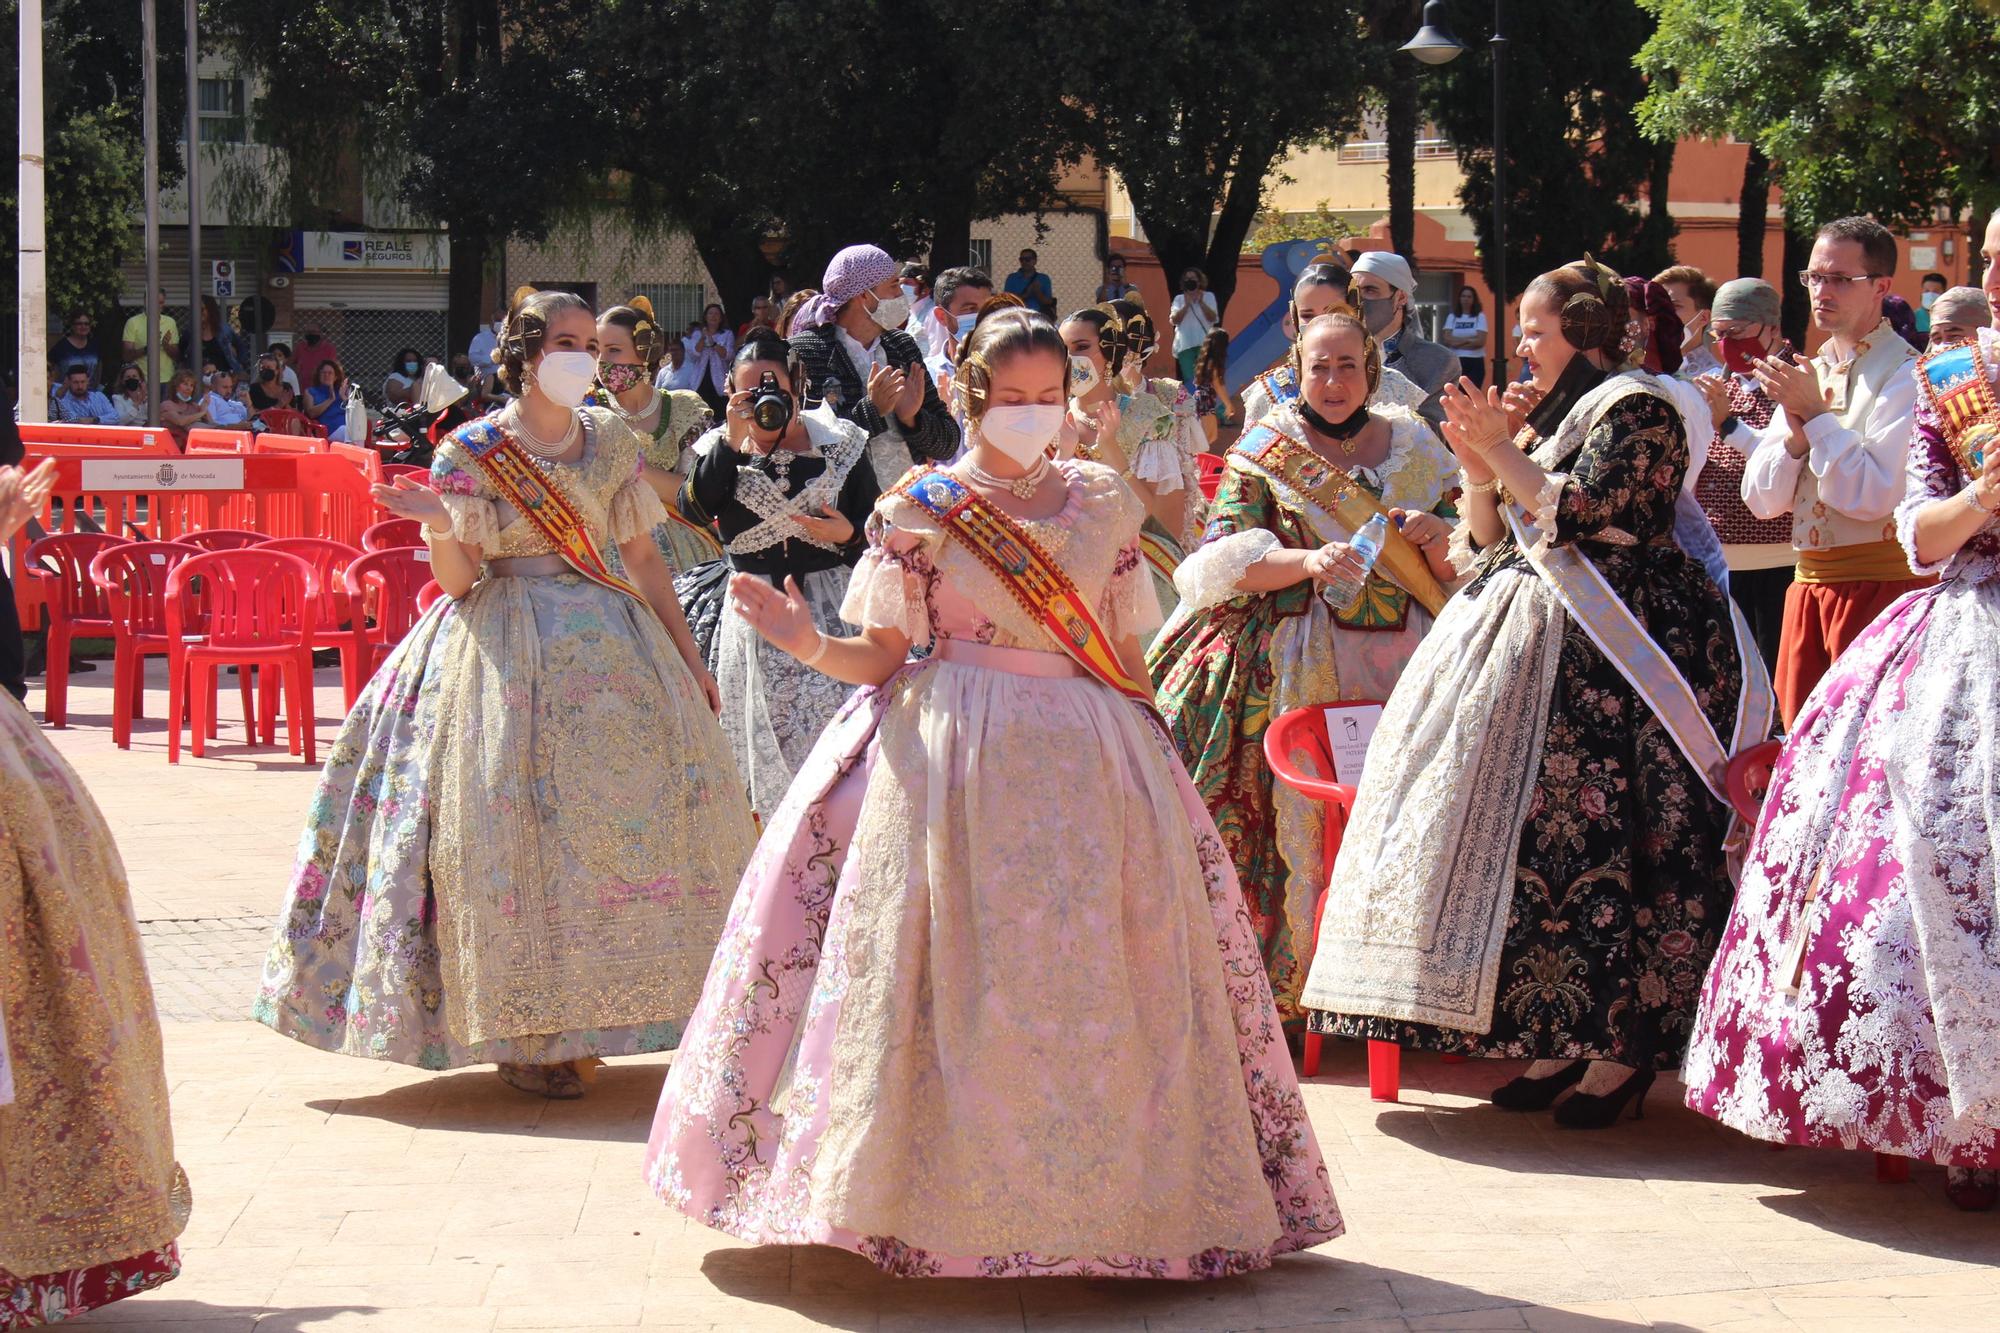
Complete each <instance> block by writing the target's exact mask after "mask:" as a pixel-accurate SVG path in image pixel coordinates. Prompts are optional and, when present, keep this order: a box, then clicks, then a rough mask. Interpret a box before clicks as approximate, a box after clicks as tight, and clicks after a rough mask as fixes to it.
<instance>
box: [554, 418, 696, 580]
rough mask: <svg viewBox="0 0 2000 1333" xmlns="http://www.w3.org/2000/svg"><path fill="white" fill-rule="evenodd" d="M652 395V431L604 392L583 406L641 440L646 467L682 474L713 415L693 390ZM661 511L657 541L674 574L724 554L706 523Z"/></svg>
mask: <svg viewBox="0 0 2000 1333" xmlns="http://www.w3.org/2000/svg"><path fill="white" fill-rule="evenodd" d="M653 392H654V393H656V394H658V395H659V398H660V414H659V416H658V417H657V418H655V419H654V421H653V425H652V427H651V428H650V429H641V428H640V427H639V426H638V425H636V424H635V423H634V421H633V420H632V418H633V417H634V416H637V415H640V414H638V413H628V412H626V411H625V409H624V408H622V407H620V406H619V405H618V403H617V401H616V400H615V399H613V398H612V396H611V395H610V394H609V393H606V392H605V391H604V390H603V389H602V388H596V389H592V390H591V391H590V393H589V394H588V395H587V396H586V397H585V398H584V400H583V401H584V405H585V406H587V407H601V408H603V409H605V411H606V412H608V413H610V414H611V415H612V416H614V417H616V418H617V419H618V421H619V424H620V425H623V426H626V427H627V428H629V429H630V430H631V431H632V433H633V434H634V435H635V436H637V437H638V441H639V454H640V456H641V457H642V458H644V459H645V460H646V461H647V462H648V463H650V464H652V465H653V466H654V467H656V468H658V469H659V470H660V471H662V472H679V471H680V469H681V465H682V464H683V463H685V462H688V461H691V455H690V454H689V453H688V450H689V449H690V448H691V447H692V446H693V444H694V442H695V441H696V440H698V439H700V438H701V437H702V435H703V434H705V433H706V432H707V431H708V429H709V427H711V426H713V425H714V424H715V416H714V414H713V413H711V412H710V411H709V410H708V404H707V403H704V402H703V401H702V400H701V395H700V394H698V393H695V392H694V391H693V390H691V389H654V390H653ZM682 475H685V473H682ZM683 489H684V490H685V486H683ZM661 508H662V509H663V511H664V512H665V513H666V516H667V521H666V522H664V523H662V524H661V525H660V526H659V527H657V528H654V529H653V540H654V542H656V543H657V544H658V545H659V548H660V554H661V555H663V556H665V557H666V558H667V567H668V568H669V569H671V570H673V572H674V573H675V574H683V573H685V572H687V571H688V570H691V569H693V568H694V567H695V566H697V565H699V564H701V563H702V562H704V561H707V560H713V559H715V558H716V556H718V555H719V554H721V547H720V546H719V545H718V544H717V543H716V540H715V534H714V532H713V531H712V530H711V529H710V528H709V527H708V526H707V525H706V524H705V523H703V522H701V521H700V520H699V519H694V518H689V517H687V516H686V515H684V514H682V513H681V512H680V510H679V507H678V506H677V505H663V506H661Z"/></svg>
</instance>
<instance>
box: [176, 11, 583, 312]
mask: <svg viewBox="0 0 2000 1333" xmlns="http://www.w3.org/2000/svg"><path fill="white" fill-rule="evenodd" d="M592 9H593V6H592V5H591V4H590V3H589V2H588V0H302V2H301V3H299V4H296V5H292V6H288V7H287V8H286V10H285V11H284V13H283V14H282V15H281V16H280V15H274V14H273V12H272V10H271V8H270V6H269V5H268V4H266V3H265V2H264V0H208V3H207V4H206V5H205V6H204V7H203V14H204V19H205V21H206V23H207V25H208V26H207V28H206V29H205V40H209V41H213V42H215V43H217V44H218V45H220V46H224V47H226V48H227V49H229V50H231V51H232V52H234V53H235V54H236V56H237V57H238V59H239V61H240V62H241V63H242V65H243V66H244V67H245V69H247V70H249V71H251V72H253V73H254V74H255V75H256V78H257V85H258V87H257V95H256V97H255V98H254V100H253V106H252V108H251V123H252V126H253V128H254V137H255V139H256V140H257V142H258V143H260V144H264V145H268V146H269V147H270V148H271V149H272V150H274V151H273V152H271V153H270V154H269V155H268V156H263V157H259V156H251V155H245V156H244V157H243V158H242V159H241V160H240V162H239V163H238V164H237V165H236V166H235V167H234V168H233V169H232V172H231V175H230V178H229V179H230V186H231V192H232V195H233V198H234V204H233V208H234V209H235V210H237V211H241V212H242V213H243V214H244V215H245V216H246V217H250V218H255V219H257V220H260V221H263V222H265V223H268V224H270V225H277V226H298V225H300V224H304V225H308V226H322V227H333V226H343V225H344V226H356V225H360V224H361V223H362V222H363V221H364V219H363V218H362V217H361V216H360V214H359V205H360V202H361V199H362V194H363V192H362V190H361V189H360V188H358V187H359V186H360V184H361V183H362V182H364V181H365V182H367V184H368V185H369V186H370V187H371V188H375V189H379V190H380V191H381V192H383V193H386V194H387V195H388V196H389V197H391V198H394V199H396V200H398V201H399V202H401V203H402V204H403V205H404V206H406V207H407V208H408V209H409V211H410V212H412V213H414V214H415V215H417V216H419V217H423V218H427V219H431V220H434V221H436V222H439V223H442V224H443V225H444V227H445V228H446V229H447V230H448V231H449V233H450V235H451V247H452V264H451V287H450V292H451V295H450V302H451V307H450V316H449V320H448V326H449V339H450V342H449V345H450V346H454V347H457V346H462V345H463V344H464V343H466V342H467V341H468V340H470V338H471V336H472V333H473V331H474V329H475V328H476V327H477V326H478V325H479V324H480V323H481V322H482V321H483V319H484V311H483V310H482V309H481V301H480V292H481V287H482V284H483V281H484V277H485V271H486V267H487V264H488V260H489V258H490V256H491V255H492V253H493V250H494V247H495V246H497V245H499V244H500V243H501V242H503V241H505V240H506V239H507V238H508V237H509V236H520V237H524V238H528V239H536V240H539V239H542V238H543V237H546V236H547V235H548V232H549V229H550V227H551V226H552V225H554V224H555V223H556V222H557V221H558V220H560V219H561V218H562V217H563V216H564V215H565V213H566V212H567V211H571V210H579V209H585V208H588V207H590V206H592V205H593V204H594V203H595V202H596V201H597V200H598V198H599V195H600V190H601V176H602V165H601V159H602V151H601V147H600V144H601V141H602V134H601V124H600V122H601V116H600V112H599V107H600V105H601V103H600V100H599V93H600V88H599V85H598V84H597V82H596V81H595V80H594V79H593V78H592V76H590V75H589V74H588V73H586V72H585V71H586V69H587V68H588V64H587V62H588V57H589V52H588V51H587V50H586V49H585V48H583V47H582V46H581V44H580V38H581V35H582V34H584V33H586V32H588V31H589V30H590V24H589V18H590V14H591V12H592ZM301 89H310V90H311V95H310V96H301V95H300V90H301Z"/></svg>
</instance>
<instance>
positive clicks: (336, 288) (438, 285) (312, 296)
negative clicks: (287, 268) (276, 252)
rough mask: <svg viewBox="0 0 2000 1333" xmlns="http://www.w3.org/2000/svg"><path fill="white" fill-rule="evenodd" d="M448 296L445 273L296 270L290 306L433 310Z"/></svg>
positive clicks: (448, 279) (443, 304)
mask: <svg viewBox="0 0 2000 1333" xmlns="http://www.w3.org/2000/svg"><path fill="white" fill-rule="evenodd" d="M450 299H451V277H450V275H449V274H445V273H373V272H368V271H365V270H364V271H359V272H354V273H297V274H293V275H292V305H293V307H294V308H296V309H299V310H436V311H442V310H444V309H445V308H446V307H447V306H448V305H449V304H450Z"/></svg>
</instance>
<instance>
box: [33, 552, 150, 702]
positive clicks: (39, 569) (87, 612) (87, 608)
mask: <svg viewBox="0 0 2000 1333" xmlns="http://www.w3.org/2000/svg"><path fill="white" fill-rule="evenodd" d="M128 544H129V543H128V541H127V539H126V538H124V537H114V536H112V535H110V534H109V533H104V532H59V533H56V534H55V535H54V536H51V537H44V538H42V539H41V540H40V541H37V542H34V543H32V544H31V545H30V546H29V547H28V549H27V552H26V553H25V554H24V555H23V556H22V560H21V563H22V567H23V568H24V569H27V570H30V571H32V575H33V577H36V578H39V579H41V580H42V588H43V595H44V596H45V597H46V599H47V607H48V622H49V623H48V633H49V637H48V649H49V653H48V656H49V668H48V671H49V674H48V689H47V691H46V693H45V695H44V697H43V702H42V714H43V717H44V719H45V720H46V721H47V722H48V724H49V725H50V726H51V727H66V726H68V725H69V649H70V644H71V642H72V641H73V640H75V639H76V638H77V637H78V636H79V635H81V636H84V637H87V638H105V639H108V638H110V637H112V618H111V604H110V601H109V599H108V598H107V597H106V596H105V593H104V590H103V589H102V588H100V587H98V586H97V585H96V584H95V583H93V582H92V581H91V578H90V562H91V561H92V560H94V559H96V558H97V556H98V554H99V553H101V552H103V551H108V550H111V549H112V548H114V547H118V546H125V545H128Z"/></svg>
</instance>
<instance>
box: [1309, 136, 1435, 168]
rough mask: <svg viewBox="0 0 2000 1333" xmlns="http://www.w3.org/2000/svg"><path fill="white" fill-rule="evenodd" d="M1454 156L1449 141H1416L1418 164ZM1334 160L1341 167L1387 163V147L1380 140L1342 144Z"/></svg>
mask: <svg viewBox="0 0 2000 1333" xmlns="http://www.w3.org/2000/svg"><path fill="white" fill-rule="evenodd" d="M1455 155H1456V150H1455V149H1454V148H1453V147H1452V146H1451V140H1449V139H1419V140H1417V161H1419V162H1425V161H1435V160H1437V159H1440V158H1447V157H1453V156H1455ZM1336 160H1338V161H1339V162H1340V163H1341V164H1343V165H1346V164H1350V163H1361V162H1387V161H1388V160H1389V145H1388V144H1387V143H1385V142H1382V141H1380V140H1376V141H1372V142H1361V143H1344V144H1342V145H1341V146H1340V153H1339V156H1338V158H1337V159H1336Z"/></svg>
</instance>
